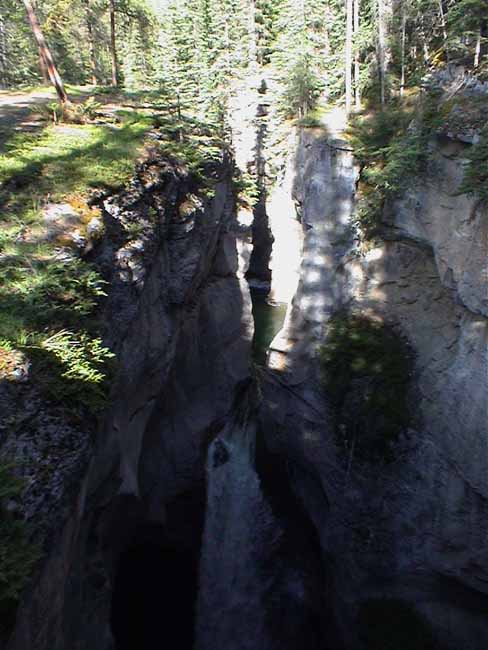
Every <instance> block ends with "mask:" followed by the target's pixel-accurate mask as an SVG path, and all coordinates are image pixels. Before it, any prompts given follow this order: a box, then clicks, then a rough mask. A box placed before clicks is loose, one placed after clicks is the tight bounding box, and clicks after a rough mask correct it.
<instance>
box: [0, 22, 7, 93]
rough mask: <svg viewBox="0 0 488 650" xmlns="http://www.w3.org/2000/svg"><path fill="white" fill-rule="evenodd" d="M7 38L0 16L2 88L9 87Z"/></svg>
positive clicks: (0, 81) (0, 74)
mask: <svg viewBox="0 0 488 650" xmlns="http://www.w3.org/2000/svg"><path fill="white" fill-rule="evenodd" d="M7 73H8V66H7V37H6V29H5V22H4V19H3V16H1V15H0V88H7V87H8V74H7Z"/></svg>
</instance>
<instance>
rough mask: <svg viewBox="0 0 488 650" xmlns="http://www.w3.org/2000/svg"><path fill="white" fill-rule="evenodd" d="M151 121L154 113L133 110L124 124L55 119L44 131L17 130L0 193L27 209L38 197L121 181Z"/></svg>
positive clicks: (1, 159) (1, 168) (0, 167)
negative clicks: (64, 122)
mask: <svg viewBox="0 0 488 650" xmlns="http://www.w3.org/2000/svg"><path fill="white" fill-rule="evenodd" d="M151 126H152V120H151V118H150V117H148V116H145V115H144V116H141V115H138V114H134V113H132V114H131V115H130V116H127V117H126V119H125V121H124V122H123V123H122V125H121V126H119V127H114V126H108V125H69V126H68V125H52V126H48V127H46V128H45V129H44V130H43V131H42V132H41V133H39V134H19V135H17V136H14V137H13V138H12V139H11V140H10V141H9V142H8V143H7V144H6V147H5V153H3V154H2V155H0V183H1V185H2V190H1V194H0V199H1V201H2V203H3V204H4V205H5V206H6V207H7V208H9V209H10V210H14V211H15V212H16V213H25V212H26V211H27V210H28V209H29V208H30V207H31V206H32V203H33V202H35V201H36V200H37V201H41V200H43V199H44V200H45V199H46V198H47V197H49V199H50V200H51V201H60V200H62V199H63V198H64V197H66V196H67V195H69V194H74V193H78V194H81V193H86V192H87V190H88V189H89V188H95V187H96V188H117V187H120V186H122V185H123V184H124V183H125V182H127V181H128V180H129V179H130V177H131V174H132V173H133V169H134V159H135V158H136V157H137V154H138V151H139V150H140V147H141V144H142V141H143V139H144V136H145V135H146V133H147V132H148V130H149V129H150V128H151Z"/></svg>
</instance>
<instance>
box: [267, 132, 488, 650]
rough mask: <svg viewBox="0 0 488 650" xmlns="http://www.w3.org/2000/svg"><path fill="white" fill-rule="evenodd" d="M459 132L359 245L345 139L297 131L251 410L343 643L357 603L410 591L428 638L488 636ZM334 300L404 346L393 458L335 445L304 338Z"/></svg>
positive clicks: (480, 324) (483, 384) (478, 298)
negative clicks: (283, 256) (278, 277)
mask: <svg viewBox="0 0 488 650" xmlns="http://www.w3.org/2000/svg"><path fill="white" fill-rule="evenodd" d="M465 146H466V145H462V144H460V143H458V142H454V141H449V140H444V139H439V140H437V141H435V142H433V143H432V152H433V153H432V157H431V158H432V160H431V163H430V166H429V170H428V173H427V174H426V176H425V177H424V178H423V179H416V180H415V182H414V183H413V184H412V189H411V190H410V191H409V192H408V193H407V194H406V196H405V197H404V198H403V199H402V200H401V201H398V202H396V203H395V204H394V205H391V206H388V210H387V213H386V214H385V229H384V238H385V240H384V242H383V243H382V244H379V245H377V246H376V247H375V248H374V249H372V250H369V252H368V253H367V254H366V255H364V256H358V255H357V253H356V250H355V242H354V232H353V228H352V221H351V214H352V208H353V196H354V192H355V184H356V180H357V169H356V168H355V166H354V160H353V157H352V153H351V152H350V151H348V150H347V149H348V145H347V143H346V142H344V141H340V140H339V139H337V138H332V137H330V136H329V137H327V136H324V135H323V133H322V134H321V133H320V132H314V131H310V130H307V131H304V132H303V133H302V134H301V135H300V140H299V145H298V152H297V157H296V174H297V176H296V183H295V190H294V191H295V198H296V199H297V201H298V202H299V203H300V204H301V208H302V224H303V229H304V247H303V258H302V267H301V278H300V283H299V287H298V291H297V294H296V296H295V298H294V301H293V304H292V306H291V310H290V317H289V319H288V321H287V326H286V328H285V329H284V331H282V332H281V333H280V335H279V336H278V337H277V338H276V339H275V341H274V342H273V344H272V348H271V353H270V361H269V365H270V366H271V368H272V369H274V372H273V373H272V374H270V375H269V377H268V380H267V382H266V384H265V401H266V408H265V409H264V410H263V414H262V418H263V422H264V428H265V430H266V432H267V442H268V445H269V447H270V449H272V450H274V451H275V453H281V454H285V455H286V456H287V457H288V459H290V460H291V461H292V476H293V479H294V485H295V490H296V492H297V494H298V495H300V497H301V499H302V502H303V504H304V506H305V507H306V508H307V510H308V512H309V515H310V516H311V518H312V519H313V520H314V522H315V525H316V526H317V529H318V530H319V533H320V537H321V544H322V549H323V557H324V563H325V564H326V566H327V572H328V576H329V583H330V585H331V590H332V593H333V594H334V596H333V598H334V604H335V612H336V617H337V620H338V623H339V625H340V627H341V629H342V636H343V638H344V640H345V642H346V646H347V647H351V648H361V647H363V646H362V640H361V634H360V630H359V629H358V626H357V625H356V617H357V613H358V610H359V608H360V606H361V603H364V602H365V601H367V600H369V599H373V598H383V599H384V598H389V599H401V600H405V601H407V602H409V603H412V604H413V605H414V607H415V608H416V609H417V611H418V612H420V613H421V614H422V615H423V616H425V617H426V619H427V620H428V622H429V625H431V626H432V629H433V631H434V633H435V636H436V638H437V639H438V641H439V643H440V645H441V647H445V648H450V649H452V650H454V649H456V650H459V649H460V648H463V650H482V649H483V648H486V647H487V646H488V619H487V617H486V613H487V611H488V589H487V574H488V555H487V551H486V539H487V535H488V516H487V511H486V503H487V498H488V472H487V469H488V468H487V465H488V448H487V445H488V441H487V421H488V419H487V415H488V410H487V409H488V404H487V398H488V390H487V388H488V387H487V379H488V377H487V368H488V357H487V332H488V320H487V316H488V313H487V304H486V299H487V297H488V294H487V286H488V284H487V252H488V239H487V236H488V215H487V212H486V208H483V207H482V206H481V205H479V203H478V202H477V201H476V199H475V198H469V197H466V196H465V195H458V194H457V189H458V188H459V185H460V182H461V178H462V165H463V151H464V147H465ZM344 308H346V309H348V310H352V311H358V312H361V313H366V314H371V315H374V316H377V317H380V318H382V319H384V320H385V321H386V322H388V323H389V324H390V325H391V326H392V327H393V328H394V329H396V331H398V333H399V334H401V335H402V336H405V337H406V338H407V339H408V341H409V343H410V345H411V347H412V349H413V350H414V353H415V370H414V377H413V385H412V388H411V394H410V401H411V405H412V410H413V412H414V418H413V421H412V424H411V429H410V430H409V431H408V432H407V434H406V435H405V436H404V437H403V438H402V439H401V440H399V441H398V443H397V445H396V449H395V456H394V461H393V462H390V463H385V464H379V465H378V464H377V465H371V463H366V462H362V461H361V460H359V459H357V460H356V459H354V458H353V457H349V458H346V457H344V451H343V450H341V448H340V447H339V446H338V444H337V442H336V438H335V436H334V434H333V431H332V427H331V426H330V425H329V424H328V422H329V421H330V420H329V418H328V408H329V406H328V402H327V398H326V396H325V395H324V391H323V388H322V387H321V382H320V375H319V372H318V368H317V366H318V364H317V362H316V359H315V358H314V356H315V352H314V351H315V350H316V348H317V345H318V343H319V342H320V341H323V340H324V337H325V336H326V334H327V321H328V319H329V318H330V315H331V314H332V313H334V312H336V311H338V310H341V309H344Z"/></svg>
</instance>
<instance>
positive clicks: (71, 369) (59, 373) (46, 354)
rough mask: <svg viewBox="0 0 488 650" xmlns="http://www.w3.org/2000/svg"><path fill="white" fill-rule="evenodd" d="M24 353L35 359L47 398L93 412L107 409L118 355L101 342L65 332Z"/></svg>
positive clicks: (38, 375)
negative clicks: (111, 379)
mask: <svg viewBox="0 0 488 650" xmlns="http://www.w3.org/2000/svg"><path fill="white" fill-rule="evenodd" d="M25 350H26V351H27V352H28V353H29V355H30V357H31V358H32V360H33V374H34V377H35V378H36V380H37V383H38V385H39V387H40V388H41V390H43V392H45V393H46V394H47V396H48V397H50V398H51V399H54V400H56V401H61V402H63V403H64V404H65V405H67V406H69V407H70V408H71V409H76V408H81V409H84V408H86V409H88V410H89V411H91V412H93V413H97V412H98V411H100V410H101V409H103V408H104V407H105V406H106V404H107V396H108V387H109V381H108V380H109V378H110V374H111V368H112V365H111V362H112V360H113V359H114V357H115V355H114V353H113V352H111V351H110V350H109V349H108V348H106V347H104V346H103V344H102V341H101V340H100V339H98V338H93V337H91V336H90V335H89V334H88V333H86V332H71V331H68V330H62V331H60V332H56V333H55V334H53V335H52V336H49V337H48V338H45V339H44V340H42V341H40V342H39V343H38V344H37V345H30V346H26V348H25Z"/></svg>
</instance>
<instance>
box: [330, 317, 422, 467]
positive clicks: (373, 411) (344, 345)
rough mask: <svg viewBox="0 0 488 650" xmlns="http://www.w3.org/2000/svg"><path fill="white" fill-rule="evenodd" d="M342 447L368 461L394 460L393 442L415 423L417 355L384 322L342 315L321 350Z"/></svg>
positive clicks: (337, 432) (335, 320) (333, 321)
mask: <svg viewBox="0 0 488 650" xmlns="http://www.w3.org/2000/svg"><path fill="white" fill-rule="evenodd" d="M320 360H321V367H322V373H323V381H324V386H325V388H326V391H327V395H328V396H329V398H330V399H331V402H332V406H333V412H334V421H335V427H336V435H337V440H338V442H339V444H340V445H341V446H342V447H343V448H344V449H346V450H350V449H352V445H354V454H355V456H357V457H360V458H362V459H363V460H385V461H389V460H391V459H392V444H393V443H394V442H395V441H396V440H397V438H398V435H399V434H400V433H401V432H402V431H404V430H405V429H406V428H407V426H408V424H409V421H410V410H409V406H408V399H407V398H408V387H409V381H410V375H411V367H412V362H411V354H410V352H409V350H408V347H407V345H406V343H405V342H404V341H403V340H402V338H401V337H400V336H398V334H397V333H396V332H394V331H393V330H392V329H390V328H389V327H387V326H386V325H385V324H384V323H383V322H380V321H377V320H373V319H371V318H367V317H365V316H355V315H348V314H337V315H336V316H334V317H333V318H332V319H331V320H330V322H329V328H328V333H327V339H326V341H325V343H324V344H323V345H322V347H321V349H320Z"/></svg>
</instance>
